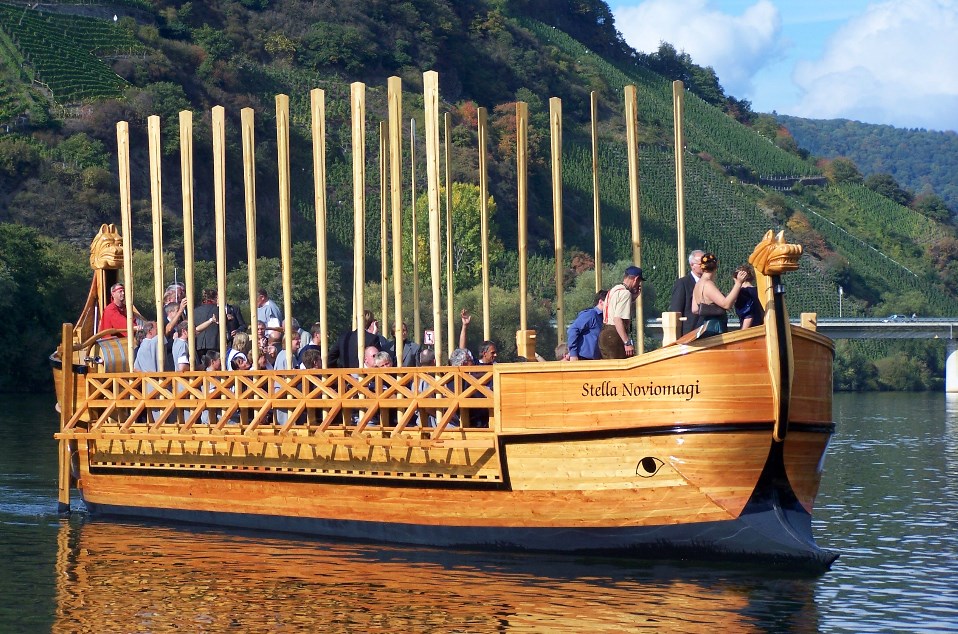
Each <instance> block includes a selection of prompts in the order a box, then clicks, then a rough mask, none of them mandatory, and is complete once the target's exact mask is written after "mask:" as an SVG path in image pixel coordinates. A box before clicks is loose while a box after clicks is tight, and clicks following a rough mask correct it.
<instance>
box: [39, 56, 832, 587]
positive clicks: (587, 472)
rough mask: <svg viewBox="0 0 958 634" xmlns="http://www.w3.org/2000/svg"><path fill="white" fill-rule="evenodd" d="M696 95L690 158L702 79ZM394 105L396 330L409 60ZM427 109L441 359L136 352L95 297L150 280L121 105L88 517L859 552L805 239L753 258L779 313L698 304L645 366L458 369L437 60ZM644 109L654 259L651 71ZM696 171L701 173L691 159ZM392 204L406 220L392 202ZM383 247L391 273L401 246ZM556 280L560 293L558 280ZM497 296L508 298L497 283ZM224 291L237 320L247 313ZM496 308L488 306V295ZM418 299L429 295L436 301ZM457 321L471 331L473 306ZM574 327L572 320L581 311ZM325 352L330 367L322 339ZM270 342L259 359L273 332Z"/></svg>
mask: <svg viewBox="0 0 958 634" xmlns="http://www.w3.org/2000/svg"><path fill="white" fill-rule="evenodd" d="M364 90H365V87H364V86H363V84H359V83H357V84H353V85H352V89H351V108H352V117H353V124H352V128H353V130H352V132H353V149H354V152H353V161H354V162H353V167H354V170H353V171H354V178H353V181H354V201H353V202H354V208H355V210H356V211H355V222H356V225H355V247H356V248H355V251H356V258H355V262H354V268H355V270H354V279H355V280H356V283H355V287H354V290H353V297H354V315H356V316H357V324H356V328H357V331H360V332H361V331H362V330H363V326H364V325H363V323H362V314H363V306H364V305H365V304H364V297H363V284H362V282H363V280H364V279H365V273H364V264H363V260H364V258H363V253H364V248H365V245H364V238H363V236H364V229H363V223H364V210H365V200H364V193H363V192H364V187H365V166H364V163H365V156H364V149H363V148H364V142H365V128H364V121H365V100H364V94H365V93H364ZM676 94H677V100H676V103H677V107H676V120H677V125H676V129H677V141H678V142H677V143H676V147H677V148H679V150H678V151H677V163H678V164H679V165H680V164H681V147H682V143H681V140H680V132H679V131H680V129H681V118H680V115H681V86H680V85H679V86H678V88H677V91H676ZM388 98H389V102H388V103H389V121H388V125H384V126H383V127H382V128H381V138H382V139H383V143H382V144H381V146H380V147H381V149H382V150H384V153H383V155H382V157H381V162H380V166H381V170H382V173H383V176H384V182H385V179H386V178H388V181H389V186H390V187H389V192H388V196H387V192H386V188H385V186H384V187H383V194H384V196H383V197H384V200H385V199H387V198H388V199H390V200H391V210H390V214H389V215H390V216H391V221H392V227H393V231H392V235H393V244H392V262H393V276H392V278H393V282H394V284H393V293H394V298H393V299H394V304H393V305H394V307H395V320H394V324H396V325H398V324H401V323H402V321H403V316H402V312H401V311H402V309H401V307H402V304H403V301H402V284H401V280H400V277H401V274H400V271H401V251H400V246H399V242H398V236H399V234H400V233H401V226H402V225H401V213H402V209H401V207H402V205H401V188H400V174H401V172H400V156H401V154H400V149H401V144H402V138H401V132H400V123H401V121H402V118H401V117H402V115H401V84H400V82H399V79H398V78H391V79H390V81H389V84H388ZM424 102H425V121H426V126H425V128H426V154H427V157H426V159H427V161H426V163H427V172H428V173H427V180H428V200H429V221H430V222H429V227H430V236H429V242H430V251H431V252H430V254H429V261H430V266H431V271H432V275H431V280H432V295H433V322H432V324H431V327H432V328H433V329H434V330H435V346H436V356H437V359H438V360H439V361H440V363H441V364H440V365H437V366H434V367H395V368H375V369H360V368H349V369H339V368H323V369H310V370H306V369H293V370H246V371H217V372H204V371H200V370H199V369H195V368H194V369H191V370H189V371H183V372H150V373H145V372H138V371H134V370H133V365H132V358H133V355H132V342H131V341H130V339H129V338H127V337H116V336H115V335H117V334H123V333H122V331H120V332H118V331H116V330H101V329H99V325H98V316H99V315H102V314H103V310H104V308H105V306H106V304H107V302H108V301H109V296H108V289H109V287H110V285H111V284H112V283H113V282H115V281H116V280H119V279H121V277H120V271H121V269H122V279H123V280H125V282H126V287H127V289H130V288H131V285H132V276H131V246H130V244H131V241H130V235H131V231H132V227H131V213H130V192H129V182H130V179H129V165H130V162H129V141H128V127H127V124H126V123H125V122H121V123H119V124H118V126H117V132H118V144H119V166H120V181H121V220H122V230H121V231H119V232H118V231H117V230H116V229H115V228H114V227H112V226H104V227H103V229H102V230H101V233H100V234H99V235H98V236H97V238H96V239H95V240H94V243H93V246H92V250H91V265H92V266H93V269H94V277H93V283H92V286H91V289H90V294H89V298H88V301H87V303H86V306H85V307H84V309H83V311H82V313H81V315H80V316H79V319H78V320H77V323H76V324H75V325H74V324H64V325H63V329H62V337H61V342H60V344H59V347H58V349H57V351H56V352H55V353H54V354H53V355H51V363H52V365H53V372H54V379H55V383H56V389H57V395H58V407H59V409H60V414H61V425H60V430H59V432H58V433H57V434H56V438H57V439H58V440H59V443H60V452H59V455H60V480H59V499H60V504H61V510H69V504H70V493H71V489H72V488H74V487H75V488H76V489H78V490H79V493H80V495H81V497H82V500H83V502H84V504H85V507H86V509H88V511H89V512H90V513H92V514H95V515H101V514H102V515H112V516H134V517H141V518H156V519H162V520H170V521H182V522H193V523H202V524H211V525H221V526H230V527H242V528H251V529H264V530H269V531H284V532H291V533H300V534H313V535H321V536H325V537H330V538H344V539H355V540H369V541H375V542H391V543H400V544H403V543H404V544H422V545H430V546H440V547H454V548H467V549H487V548H495V549H514V550H523V551H552V552H555V551H558V552H568V553H594V554H624V555H629V556H634V557H642V558H645V557H655V558H662V557H667V558H682V557H684V558H696V559H701V558H720V559H735V560H771V561H784V562H789V563H796V562H797V563H802V564H807V565H810V566H813V567H817V568H821V569H824V568H827V567H828V566H829V565H830V564H831V563H832V562H833V561H834V559H835V558H836V556H837V555H836V554H835V553H832V552H829V551H826V550H823V549H821V548H819V547H818V546H817V545H816V544H815V542H814V539H813V537H812V532H811V513H812V508H813V504H814V501H815V496H816V494H817V492H818V488H819V483H820V479H821V476H822V465H823V458H824V453H825V449H826V446H827V444H828V441H829V439H830V437H831V435H832V433H833V432H834V427H835V425H834V422H833V421H832V407H831V404H832V359H833V353H834V347H833V344H832V342H831V341H830V340H829V339H828V338H826V337H824V336H822V335H821V334H818V333H817V332H816V331H815V327H814V324H815V318H814V315H803V318H802V325H801V326H799V325H794V324H792V323H791V322H790V321H789V318H788V315H787V311H786V309H785V303H784V297H783V293H784V283H783V279H784V276H785V274H786V273H788V272H789V271H792V270H795V269H796V268H797V266H798V259H799V257H800V255H801V247H800V246H798V245H792V244H788V243H786V242H785V241H784V238H783V237H782V236H781V234H780V235H778V236H773V235H772V232H769V233H768V234H767V235H766V236H765V237H764V239H762V241H761V242H760V243H759V244H758V245H757V246H756V247H755V250H754V252H753V254H752V256H751V258H750V261H751V262H752V264H753V265H754V267H755V269H756V277H757V281H758V286H759V291H760V293H759V295H760V299H761V301H762V304H763V307H764V309H765V324H764V326H761V327H755V328H749V329H744V330H738V331H734V332H728V333H724V334H720V335H717V336H711V337H703V336H700V332H698V331H697V332H692V333H689V334H688V335H685V336H684V337H679V336H678V334H679V332H680V325H679V322H678V319H677V314H675V313H666V314H664V315H663V331H664V341H663V346H662V347H661V348H659V349H657V350H654V351H650V352H645V351H644V350H641V349H640V350H639V354H637V355H636V356H634V357H631V358H627V359H620V360H601V361H576V362H572V361H568V362H549V363H498V364H493V365H480V366H468V367H453V366H449V365H445V364H444V363H445V362H446V361H447V352H446V350H445V348H444V345H443V343H444V342H443V336H442V312H441V306H440V298H441V291H440V288H439V280H440V279H441V275H440V259H439V252H440V230H439V227H440V213H439V210H440V204H439V203H440V201H439V191H440V188H439V116H438V77H437V75H436V74H435V73H434V72H428V73H425V74H424ZM625 102H626V109H625V111H626V123H627V129H628V132H629V135H628V139H629V167H630V180H631V181H632V182H631V185H632V191H633V195H632V212H633V218H632V220H633V222H632V227H633V248H634V249H635V252H634V253H633V255H634V260H635V262H636V263H640V262H641V252H640V251H639V250H638V245H639V243H640V241H639V239H638V238H639V235H638V232H639V222H638V144H637V141H636V139H637V135H636V134H635V131H636V116H635V89H634V87H631V86H630V87H627V88H626V91H625ZM311 106H312V132H313V150H314V152H313V157H314V170H313V171H314V178H315V191H316V208H317V213H316V227H317V277H318V289H319V292H320V322H321V323H322V324H323V325H324V326H325V323H326V314H325V307H326V304H325V295H324V290H325V289H324V283H325V274H326V273H325V262H326V252H325V249H326V246H325V224H324V223H325V212H326V209H325V179H324V174H325V172H324V169H325V165H324V164H325V96H324V93H323V91H321V90H314V91H312V93H311ZM276 107H277V112H276V121H277V146H278V156H279V170H278V171H279V179H278V180H279V201H280V204H279V213H280V224H281V230H282V253H281V259H282V261H283V275H284V279H283V283H284V297H283V300H284V308H285V314H286V315H289V314H291V301H290V287H291V283H290V279H289V275H290V273H289V271H290V266H289V258H290V239H289V182H290V180H289V179H290V176H289V175H290V169H289V102H288V98H287V97H285V96H284V95H279V96H278V97H277V100H276ZM551 110H552V126H551V127H552V130H551V132H552V143H553V177H554V183H561V158H559V157H561V102H559V100H557V99H553V100H552V101H551ZM190 117H191V113H189V112H183V113H181V114H180V125H181V132H180V142H181V165H182V170H181V171H182V174H181V178H182V179H183V216H184V223H183V224H184V227H185V236H184V245H185V248H184V262H185V282H186V286H187V288H189V289H191V291H192V281H193V280H192V266H193V254H192V248H193V246H192V245H193V242H192V233H191V232H192V163H191V160H192V159H191V156H192V128H191V118H190ZM212 117H213V118H212V121H213V125H212V133H213V147H214V166H213V167H214V181H215V199H214V202H215V215H216V227H217V236H216V238H217V283H218V287H219V297H220V298H224V297H226V293H225V257H224V247H223V240H224V233H225V232H224V228H225V220H224V218H225V211H224V207H225V203H224V194H223V192H224V191H225V185H224V184H225V173H224V165H225V161H224V160H223V156H224V149H223V148H224V145H225V143H224V138H225V135H224V125H225V124H224V113H223V109H222V108H220V107H216V108H214V109H213V112H212ZM148 123H149V126H148V131H149V144H150V156H151V184H152V188H151V189H152V200H153V246H154V249H153V251H154V279H155V280H157V282H156V284H155V289H154V291H155V297H156V313H157V314H158V315H162V314H163V312H162V308H163V300H162V295H163V283H162V281H163V280H164V279H165V276H164V271H163V263H162V258H161V256H160V254H162V252H163V246H162V223H161V218H162V213H161V210H162V201H161V200H160V193H159V192H160V191H161V188H160V178H161V177H160V161H159V154H160V150H159V148H160V141H159V129H160V126H159V119H158V118H157V117H151V118H150V119H149V122H148ZM252 123H253V113H252V111H251V110H249V109H246V110H244V111H243V112H242V135H243V148H244V163H245V173H244V184H245V187H246V223H247V224H246V226H247V234H248V251H249V269H250V276H249V277H250V288H249V291H250V306H255V305H256V303H255V292H256V270H255V258H256V235H255V227H256V209H255V195H254V192H255V183H254V171H253V148H254V147H255V144H254V140H253V126H252ZM527 124H528V113H527V111H526V109H525V105H524V104H522V103H521V102H520V103H519V104H518V105H517V148H518V151H517V164H518V173H519V178H518V196H517V199H518V201H519V231H520V236H519V257H520V293H521V296H522V298H525V297H526V292H525V280H524V279H523V278H524V272H525V269H524V261H525V257H526V254H525V236H524V233H523V232H524V229H525V226H524V216H525V209H524V205H525V187H526V184H525V176H524V175H525V172H526V165H525V160H526V157H525V152H526V146H525V135H526V134H527V132H526V131H527ZM484 125H485V111H484V110H483V109H480V113H479V139H480V148H479V149H480V155H481V159H480V187H481V190H482V192H483V195H482V200H483V201H485V200H486V199H487V196H486V195H485V191H486V189H485V187H486V184H485V180H484V179H485V178H486V175H485V169H484V165H485V157H484V151H485V150H484V147H483V145H484V143H485V139H486V136H485V129H484ZM447 139H448V136H447ZM387 141H388V143H387ZM556 148H559V150H560V151H556ZM677 171H678V173H679V176H681V172H680V170H677ZM677 180H678V183H677V184H678V189H679V190H680V191H681V188H682V182H681V177H679V178H678V179H677ZM554 191H555V192H556V195H555V198H556V260H557V262H561V260H562V250H561V245H562V239H561V187H559V185H558V184H556V185H554ZM682 207H683V206H682V197H681V195H679V196H678V209H679V223H678V225H679V257H678V260H679V272H680V274H682V273H684V270H683V259H684V250H685V249H684V244H683V237H682V233H683V231H684V228H683V223H682V219H681V214H682V212H683V209H682ZM483 213H484V214H485V213H486V210H485V209H484V210H483ZM383 217H384V220H383V223H384V226H385V217H386V213H384V216H383ZM485 218H486V216H485V215H484V216H483V221H484V222H485ZM384 233H385V232H384ZM485 239H486V236H485V235H484V236H483V240H484V241H485ZM484 246H485V242H484ZM382 253H383V258H382V259H383V266H385V264H386V261H387V258H386V246H385V243H384V245H383V246H382ZM483 253H484V254H485V253H486V249H485V248H484V249H483ZM484 268H485V269H486V270H487V269H488V267H484ZM383 279H386V276H385V275H384V276H383ZM557 279H558V280H559V281H560V284H558V285H557V286H558V288H557V292H558V293H561V279H562V278H561V275H558V276H557ZM385 286H386V285H385V284H384V288H385ZM484 290H486V291H488V280H487V279H486V280H484ZM450 295H451V293H450ZM131 296H132V292H130V291H129V290H128V293H127V296H126V297H127V299H126V303H127V314H128V315H132V310H131V306H130V302H131V301H132V300H131ZM187 301H188V303H189V306H188V309H187V312H188V314H189V315H192V314H193V308H194V306H193V304H192V302H193V297H192V292H191V293H187ZM523 301H524V300H523ZM223 303H224V302H221V303H220V308H219V311H220V315H219V316H220V323H224V322H225V319H224V314H223ZM384 303H385V300H384ZM483 303H484V309H485V310H484V316H486V319H488V317H487V316H488V314H489V311H488V292H486V293H485V297H484V302H483ZM414 304H415V305H416V306H418V301H417V302H415V303H414ZM559 305H560V306H561V298H560V301H559ZM384 310H385V309H384ZM448 312H450V313H451V306H450V307H449V310H448ZM637 312H638V315H637V317H638V318H637V319H636V320H634V322H633V323H634V324H636V328H637V340H638V341H639V342H641V341H642V340H643V334H644V332H643V330H644V325H643V321H644V320H643V319H642V315H641V306H639V307H638V308H637ZM520 313H521V314H520V315H519V322H520V323H519V329H518V332H517V336H516V340H517V346H518V349H519V353H520V354H523V355H525V356H527V357H531V356H533V354H534V343H535V333H534V332H532V331H530V330H528V329H527V327H526V320H525V305H524V304H522V305H521V311H520ZM417 317H418V314H417ZM128 320H129V321H128V329H127V331H126V332H131V329H130V327H131V326H132V317H128ZM448 323H449V324H450V328H449V330H450V331H451V323H452V322H451V320H450V321H449V322H448ZM559 323H564V321H563V319H562V316H561V314H560V317H559ZM194 329H195V324H191V326H190V329H189V337H190V349H191V350H193V349H195V346H194V336H195V333H194ZM220 330H221V334H220V341H219V343H220V349H221V351H222V352H224V353H225V351H226V348H227V343H226V340H225V329H220ZM417 330H418V328H417ZM485 332H486V333H488V321H486V322H485ZM284 336H285V338H286V346H285V348H286V349H287V350H289V349H290V336H291V333H290V332H289V331H288V330H287V331H286V332H285V335H284ZM486 338H488V334H487V335H486ZM398 339H399V341H400V343H399V344H398V345H397V347H398V348H399V349H398V350H396V358H397V359H401V358H402V353H401V345H402V344H401V341H402V338H401V337H398ZM449 341H450V345H449V348H451V347H452V343H451V341H452V340H451V338H450V339H449ZM640 346H641V343H640ZM157 348H158V356H159V359H158V363H159V365H158V367H163V355H164V350H163V346H157ZM322 352H323V354H322V357H323V359H324V360H325V359H326V358H327V356H328V354H327V353H328V338H327V336H326V333H325V332H324V333H323V337H322ZM252 354H253V356H254V367H256V366H255V357H256V355H257V349H256V346H254V347H253V351H252ZM361 354H362V349H361V348H360V355H361ZM191 362H193V360H192V359H191ZM359 365H360V366H362V363H360V364H359ZM191 367H192V366H191ZM480 418H482V419H484V420H485V419H487V420H488V426H479V425H476V424H473V421H476V420H478V419H480ZM427 421H433V423H432V424H431V425H430V424H427Z"/></svg>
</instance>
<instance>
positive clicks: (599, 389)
mask: <svg viewBox="0 0 958 634" xmlns="http://www.w3.org/2000/svg"><path fill="white" fill-rule="evenodd" d="M618 395H619V388H617V387H616V386H614V385H612V381H602V383H583V384H582V396H618Z"/></svg>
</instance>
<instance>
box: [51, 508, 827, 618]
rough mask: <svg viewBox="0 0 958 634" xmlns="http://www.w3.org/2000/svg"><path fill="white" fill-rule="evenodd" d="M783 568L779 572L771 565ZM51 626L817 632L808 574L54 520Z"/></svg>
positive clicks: (815, 613) (812, 581)
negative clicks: (57, 527)
mask: <svg viewBox="0 0 958 634" xmlns="http://www.w3.org/2000/svg"><path fill="white" fill-rule="evenodd" d="M778 574H779V575H781V572H779V573H778ZM57 580H58V581H57V611H56V623H55V625H54V627H53V629H52V631H53V632H76V631H110V632H117V631H153V632H162V631H168V630H171V629H177V630H179V631H194V632H198V631H221V630H223V629H225V628H233V629H236V630H237V631H245V632H255V631H271V632H283V631H309V630H311V629H313V628H315V627H317V626H320V625H322V626H323V627H324V628H325V629H327V630H329V629H332V630H334V631H364V632H376V631H391V632H403V631H424V630H439V631H471V632H488V631H508V630H513V629H523V630H533V631H543V630H550V631H577V632H579V631H592V632H600V631H621V630H623V629H624V628H630V629H631V628H638V627H651V628H655V629H656V630H668V631H689V632H698V631H707V630H712V631H714V630H715V629H716V628H718V629H719V630H721V631H761V630H767V629H769V628H773V629H779V630H788V629H795V628H800V629H803V630H804V629H806V628H807V630H808V631H816V630H817V623H818V615H817V610H816V607H815V604H814V600H813V588H814V580H813V579H810V578H805V577H796V578H782V577H781V576H779V577H776V578H774V579H773V578H769V577H766V576H764V575H763V574H762V573H761V572H760V571H758V570H757V569H755V568H751V569H747V570H745V569H732V570H730V569H728V568H727V567H725V568H721V569H718V568H712V569H710V568H702V567H698V566H696V567H676V566H673V565H663V564H654V565H646V564H644V562H637V561H628V560H624V561H623V560H618V561H611V560H595V559H579V558H572V557H545V556H525V555H514V554H510V555H505V554H489V553H463V552H450V551H440V550H429V549H417V548H400V547H381V546H378V545H362V544H341V543H327V542H316V541H298V542H297V541H292V540H289V539H282V540H279V539H276V540H273V539H268V538H263V536H262V534H258V535H256V536H255V538H247V537H246V536H244V535H243V534H240V533H235V532H231V533H224V532H220V531H197V530H194V529H190V530H186V529H179V528H175V527H169V526H154V525H142V524H122V523H116V522H109V523H105V522H104V523H101V522H97V521H90V522H85V523H78V522H71V523H64V524H63V526H62V527H61V529H60V532H59V534H58V551H57Z"/></svg>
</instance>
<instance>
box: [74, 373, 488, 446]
mask: <svg viewBox="0 0 958 634" xmlns="http://www.w3.org/2000/svg"><path fill="white" fill-rule="evenodd" d="M86 394H87V397H86V399H83V400H81V402H80V403H79V407H78V409H77V411H76V412H74V415H73V416H72V417H71V419H70V421H69V422H68V423H67V425H66V426H65V427H64V430H73V431H74V432H81V430H79V429H78V428H77V426H78V424H79V423H80V421H83V420H86V421H90V422H89V424H88V426H86V429H85V430H83V431H82V432H81V433H87V434H93V435H96V436H101V435H102V436H103V437H106V436H110V435H115V434H117V433H122V434H123V435H128V434H130V435H133V436H135V437H137V438H142V439H144V440H150V439H167V440H175V439H176V438H187V437H190V438H192V437H193V436H192V434H194V433H195V432H196V431H198V430H201V429H202V430H204V432H205V433H211V432H213V431H214V430H220V431H222V432H224V433H227V434H229V435H231V436H232V435H234V434H242V435H245V436H248V437H256V438H262V437H263V436H267V437H270V438H275V437H276V436H277V435H286V434H289V433H290V432H291V431H293V430H295V432H296V434H295V435H296V436H297V438H300V439H302V438H309V437H316V438H319V439H325V441H329V442H334V441H335V438H339V439H342V438H346V437H350V436H357V435H358V434H360V433H361V432H365V431H372V430H378V431H379V432H381V433H380V434H378V436H379V437H382V438H389V437H396V436H398V435H399V434H400V433H402V432H415V433H418V437H419V439H420V440H424V441H426V442H427V443H428V442H432V441H435V440H437V439H439V438H440V437H441V436H442V435H443V432H444V431H446V430H451V429H457V431H458V432H460V433H458V434H457V437H460V438H461V437H462V433H461V432H462V431H467V430H470V429H477V430H478V429H483V428H486V427H488V428H490V429H495V427H496V417H495V413H494V408H495V404H494V397H493V370H492V369H482V370H479V369H476V367H475V366H472V367H471V368H458V367H445V368H416V369H410V370H397V369H392V368H390V369H370V370H359V369H354V370H311V371H306V370H299V371H258V372H248V373H243V374H238V373H235V372H181V373H172V372H164V373H155V374H142V373H136V372H133V373H115V374H96V373H91V374H89V375H87V377H86ZM335 430H340V433H337V434H327V432H332V431H335ZM304 432H305V433H304ZM411 435H412V434H409V433H407V434H405V435H404V437H405V438H410V437H411ZM366 437H367V438H368V437H369V435H368V434H367V435H366ZM331 438H332V439H333V440H331Z"/></svg>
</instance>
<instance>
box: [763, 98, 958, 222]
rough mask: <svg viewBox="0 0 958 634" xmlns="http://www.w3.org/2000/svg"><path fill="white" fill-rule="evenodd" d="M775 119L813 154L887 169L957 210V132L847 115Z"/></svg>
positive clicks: (871, 169)
mask: <svg viewBox="0 0 958 634" xmlns="http://www.w3.org/2000/svg"><path fill="white" fill-rule="evenodd" d="M777 118H778V120H779V121H780V122H781V123H782V124H783V125H785V126H786V127H787V128H788V129H789V131H790V132H791V133H792V135H793V136H794V137H795V140H796V141H797V142H798V143H799V145H801V146H802V147H804V148H807V149H808V150H809V151H810V152H812V153H813V154H815V155H816V156H820V157H822V158H834V157H837V156H847V157H848V158H850V159H852V160H853V161H855V164H856V165H857V166H858V168H859V169H860V170H861V171H862V173H863V174H865V175H866V176H867V175H870V174H880V173H885V174H891V175H892V176H894V177H895V180H897V181H898V182H899V183H900V184H901V185H902V186H904V187H906V188H908V189H910V190H911V191H913V192H915V193H916V194H924V193H928V192H934V193H935V194H937V195H939V196H941V197H942V198H943V199H944V200H945V202H946V203H947V204H948V206H949V207H950V208H951V209H952V211H953V212H958V133H956V132H954V131H950V132H936V131H934V130H919V129H910V130H908V129H903V128H895V127H892V126H890V125H875V124H869V123H861V122H860V121H849V120H847V119H830V120H820V119H801V118H799V117H789V116H785V115H778V117H777Z"/></svg>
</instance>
